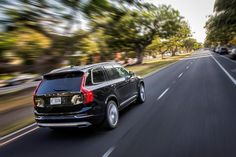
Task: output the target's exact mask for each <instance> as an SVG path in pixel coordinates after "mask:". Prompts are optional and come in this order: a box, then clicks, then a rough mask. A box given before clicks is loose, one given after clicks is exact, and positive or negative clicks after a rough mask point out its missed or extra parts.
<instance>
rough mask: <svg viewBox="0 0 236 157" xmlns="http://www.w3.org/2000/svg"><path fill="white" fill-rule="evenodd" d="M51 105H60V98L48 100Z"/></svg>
mask: <svg viewBox="0 0 236 157" xmlns="http://www.w3.org/2000/svg"><path fill="white" fill-rule="evenodd" d="M50 104H51V105H59V104H61V97H56V98H50Z"/></svg>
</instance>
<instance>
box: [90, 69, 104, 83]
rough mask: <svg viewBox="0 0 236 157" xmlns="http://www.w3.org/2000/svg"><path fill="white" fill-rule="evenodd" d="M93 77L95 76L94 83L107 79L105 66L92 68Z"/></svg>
mask: <svg viewBox="0 0 236 157" xmlns="http://www.w3.org/2000/svg"><path fill="white" fill-rule="evenodd" d="M92 78H93V83H101V82H104V81H105V75H104V72H103V68H101V67H99V68H95V69H93V70H92Z"/></svg>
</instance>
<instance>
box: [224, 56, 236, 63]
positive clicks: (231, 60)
mask: <svg viewBox="0 0 236 157" xmlns="http://www.w3.org/2000/svg"><path fill="white" fill-rule="evenodd" d="M220 57H223V58H225V59H227V60H229V61H231V62H233V63H236V61H233V60H232V59H229V58H228V57H225V56H222V55H220Z"/></svg>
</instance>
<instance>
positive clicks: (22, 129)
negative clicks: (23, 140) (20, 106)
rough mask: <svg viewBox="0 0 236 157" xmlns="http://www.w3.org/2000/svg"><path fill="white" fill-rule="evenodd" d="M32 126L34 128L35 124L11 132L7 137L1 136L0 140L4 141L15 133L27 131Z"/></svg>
mask: <svg viewBox="0 0 236 157" xmlns="http://www.w3.org/2000/svg"><path fill="white" fill-rule="evenodd" d="M34 125H35V126H36V123H33V124H31V125H28V126H26V127H24V128H21V129H19V130H17V131H15V132H12V133H10V134H8V135H6V136H3V137H1V138H0V140H4V139H6V138H8V137H10V136H13V135H15V134H17V133H19V132H21V131H24V130H26V129H28V128H30V127H32V126H34Z"/></svg>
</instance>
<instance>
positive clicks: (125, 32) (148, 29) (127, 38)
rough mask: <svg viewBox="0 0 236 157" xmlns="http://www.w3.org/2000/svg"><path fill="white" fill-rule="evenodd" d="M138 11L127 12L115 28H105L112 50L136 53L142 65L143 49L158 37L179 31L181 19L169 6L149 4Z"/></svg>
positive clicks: (164, 36) (168, 35)
mask: <svg viewBox="0 0 236 157" xmlns="http://www.w3.org/2000/svg"><path fill="white" fill-rule="evenodd" d="M139 7H140V8H139V10H131V11H129V12H127V14H126V15H125V16H123V17H122V19H121V20H120V21H119V22H118V23H116V25H115V27H112V28H110V27H109V28H107V29H106V30H105V34H106V35H107V36H108V38H107V42H108V43H109V46H110V47H111V48H113V49H114V50H117V51H118V50H122V51H136V53H137V56H138V62H137V63H142V56H143V52H144V50H145V48H146V47H147V46H148V45H150V44H151V43H152V41H153V39H154V38H155V37H156V36H158V37H161V38H168V37H170V36H173V35H175V34H176V32H177V31H178V30H179V29H180V23H181V20H182V17H181V16H180V15H179V12H178V11H177V10H175V9H173V8H171V7H170V6H166V5H161V6H159V7H156V6H154V5H150V4H144V5H141V6H139Z"/></svg>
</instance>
